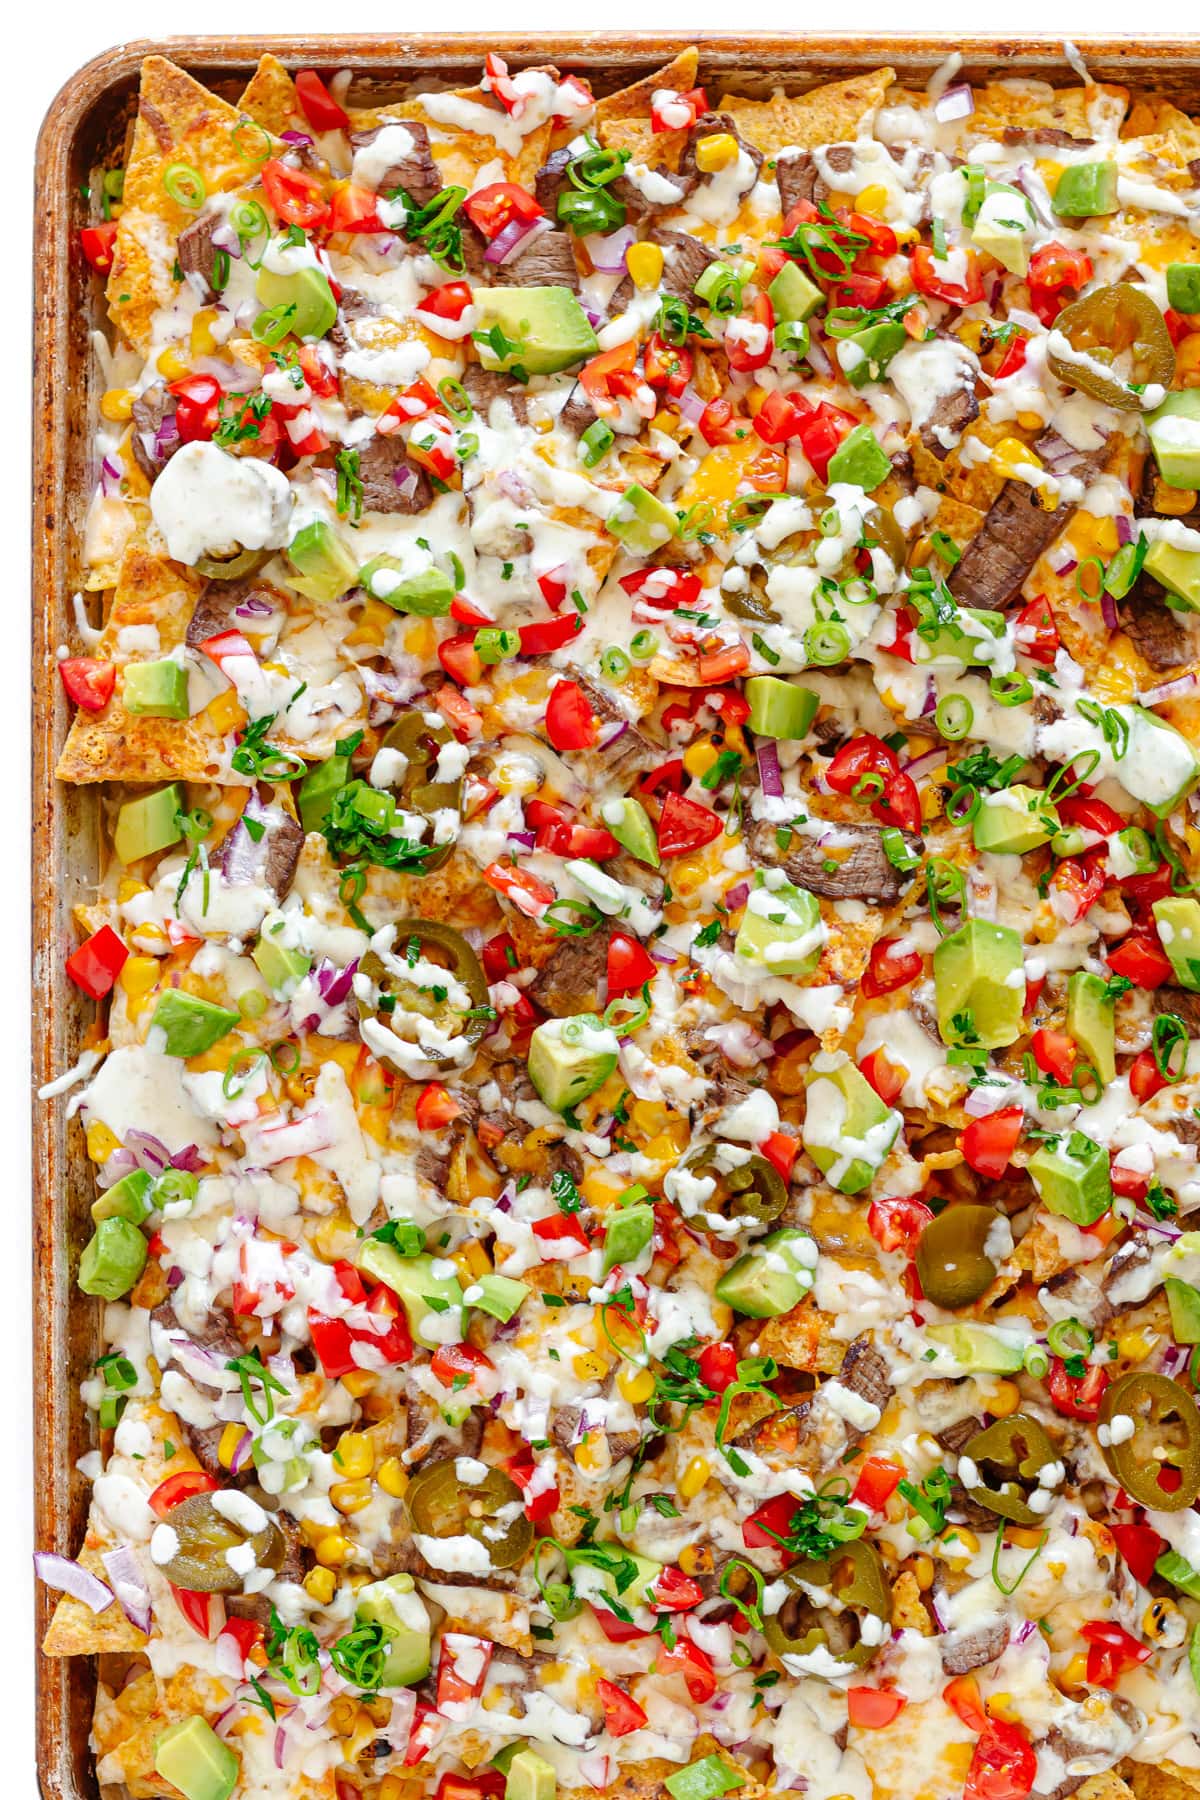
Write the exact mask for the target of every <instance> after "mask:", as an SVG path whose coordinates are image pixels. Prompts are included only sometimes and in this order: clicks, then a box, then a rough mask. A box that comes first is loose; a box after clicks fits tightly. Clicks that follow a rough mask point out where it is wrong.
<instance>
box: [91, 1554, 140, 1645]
mask: <svg viewBox="0 0 1200 1800" xmlns="http://www.w3.org/2000/svg"><path fill="white" fill-rule="evenodd" d="M100 1560H101V1562H102V1563H103V1564H104V1570H105V1573H106V1574H107V1576H108V1579H109V1580H110V1581H111V1582H112V1587H113V1593H114V1594H115V1595H116V1596H117V1604H118V1605H119V1606H120V1608H121V1611H122V1612H123V1613H124V1614H125V1617H126V1618H127V1619H128V1620H129V1623H130V1624H131V1625H132V1626H133V1627H134V1628H135V1629H136V1630H137V1631H144V1632H145V1633H146V1635H147V1636H149V1634H150V1623H151V1616H152V1609H151V1605H150V1589H149V1588H148V1587H147V1586H146V1578H145V1576H144V1575H143V1574H142V1570H141V1565H140V1564H139V1562H138V1559H137V1556H136V1554H135V1552H134V1550H133V1546H132V1545H131V1544H118V1545H117V1547H116V1549H115V1550H105V1551H103V1552H102V1553H101V1557H100Z"/></svg>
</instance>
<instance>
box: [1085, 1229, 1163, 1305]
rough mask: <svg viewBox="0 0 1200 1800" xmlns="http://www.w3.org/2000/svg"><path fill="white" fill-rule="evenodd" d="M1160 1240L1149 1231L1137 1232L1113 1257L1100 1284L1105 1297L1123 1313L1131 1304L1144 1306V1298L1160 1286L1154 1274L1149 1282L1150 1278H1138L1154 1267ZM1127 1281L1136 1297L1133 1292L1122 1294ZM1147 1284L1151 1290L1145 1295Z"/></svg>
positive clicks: (1126, 1240) (1147, 1288) (1127, 1239)
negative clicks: (1142, 1304)
mask: <svg viewBox="0 0 1200 1800" xmlns="http://www.w3.org/2000/svg"><path fill="white" fill-rule="evenodd" d="M1156 1242H1157V1240H1156V1239H1155V1238H1152V1237H1151V1236H1150V1234H1149V1232H1147V1231H1135V1232H1134V1234H1133V1236H1132V1237H1129V1238H1126V1239H1125V1241H1124V1243H1122V1244H1121V1245H1120V1246H1119V1247H1118V1248H1117V1250H1116V1251H1115V1252H1114V1254H1113V1257H1112V1260H1111V1262H1110V1263H1109V1265H1108V1267H1107V1269H1106V1270H1105V1271H1104V1275H1103V1277H1102V1278H1101V1282H1100V1286H1101V1288H1102V1289H1103V1291H1104V1297H1105V1299H1106V1300H1107V1301H1108V1302H1109V1304H1110V1305H1111V1306H1112V1308H1113V1310H1114V1311H1115V1312H1121V1311H1123V1310H1124V1308H1126V1307H1129V1306H1140V1305H1141V1302H1142V1299H1143V1298H1146V1297H1148V1295H1149V1294H1151V1293H1153V1292H1154V1289H1155V1288H1156V1287H1158V1286H1159V1285H1160V1279H1155V1278H1154V1276H1153V1275H1150V1277H1149V1282H1147V1280H1146V1279H1143V1280H1142V1281H1141V1282H1139V1281H1138V1276H1139V1275H1142V1276H1143V1277H1144V1276H1145V1275H1146V1272H1147V1271H1149V1270H1150V1265H1151V1262H1152V1260H1153V1256H1154V1249H1155V1244H1156ZM1127 1281H1128V1283H1129V1286H1130V1289H1131V1290H1132V1295H1133V1297H1130V1294H1129V1293H1126V1294H1122V1293H1121V1291H1120V1290H1121V1287H1122V1285H1123V1284H1125V1283H1126V1282H1127ZM1143 1287H1145V1288H1146V1290H1147V1292H1146V1294H1145V1295H1143V1294H1141V1293H1140V1291H1139V1290H1140V1289H1141V1288H1143Z"/></svg>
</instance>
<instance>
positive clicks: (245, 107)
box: [238, 53, 308, 137]
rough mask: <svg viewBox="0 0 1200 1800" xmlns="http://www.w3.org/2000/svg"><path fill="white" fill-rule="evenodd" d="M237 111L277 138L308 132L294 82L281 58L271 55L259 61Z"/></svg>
mask: <svg viewBox="0 0 1200 1800" xmlns="http://www.w3.org/2000/svg"><path fill="white" fill-rule="evenodd" d="M238 111H239V112H243V113H245V114H246V116H247V118H250V119H253V120H254V121H255V123H256V124H258V125H261V126H262V127H263V129H264V130H266V131H269V132H271V133H272V134H273V135H274V136H276V137H279V136H280V135H281V134H282V133H283V132H285V131H292V130H294V129H296V128H297V127H299V128H300V129H301V130H304V131H307V130H308V126H307V125H306V124H305V122H304V114H303V113H302V112H301V110H300V100H299V97H298V95H297V93H296V84H295V82H294V81H293V80H292V78H291V76H290V75H289V74H288V72H287V70H286V69H285V68H284V66H283V64H282V63H281V62H280V60H279V58H278V57H277V56H271V55H270V54H269V53H268V54H267V55H266V56H264V57H263V58H262V59H261V60H260V62H259V65H258V67H257V69H255V71H254V73H253V75H252V76H251V77H250V80H249V82H248V83H247V85H246V87H245V89H244V90H243V93H242V97H241V99H240V100H239V101H238Z"/></svg>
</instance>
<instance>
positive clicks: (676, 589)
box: [620, 566, 700, 611]
mask: <svg viewBox="0 0 1200 1800" xmlns="http://www.w3.org/2000/svg"><path fill="white" fill-rule="evenodd" d="M620 584H621V586H622V587H623V588H624V589H625V592H626V593H627V594H629V595H630V596H631V597H632V598H633V599H635V600H640V601H641V603H642V605H643V606H658V607H662V608H663V609H664V611H665V610H666V609H668V608H670V609H672V610H673V609H674V608H676V607H680V606H695V604H696V601H697V600H698V599H699V598H700V577H699V576H698V575H691V574H689V573H687V572H686V571H685V570H683V569H669V568H666V567H665V566H664V567H661V568H660V567H651V568H648V569H636V570H635V571H634V573H633V574H632V575H622V576H621V578H620Z"/></svg>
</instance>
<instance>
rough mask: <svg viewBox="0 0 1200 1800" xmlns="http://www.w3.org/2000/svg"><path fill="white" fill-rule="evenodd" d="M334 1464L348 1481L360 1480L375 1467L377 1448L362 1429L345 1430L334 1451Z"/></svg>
mask: <svg viewBox="0 0 1200 1800" xmlns="http://www.w3.org/2000/svg"><path fill="white" fill-rule="evenodd" d="M333 1466H334V1468H335V1469H336V1470H337V1472H338V1474H339V1475H344V1476H345V1478H346V1480H347V1481H359V1480H361V1479H362V1477H363V1476H364V1475H369V1474H370V1473H371V1471H372V1469H373V1468H374V1467H375V1448H374V1445H373V1444H372V1443H371V1440H370V1438H369V1437H367V1436H366V1435H365V1433H363V1432H361V1431H343V1433H342V1435H341V1437H340V1438H339V1439H338V1441H337V1448H336V1450H335V1451H334V1453H333Z"/></svg>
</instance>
